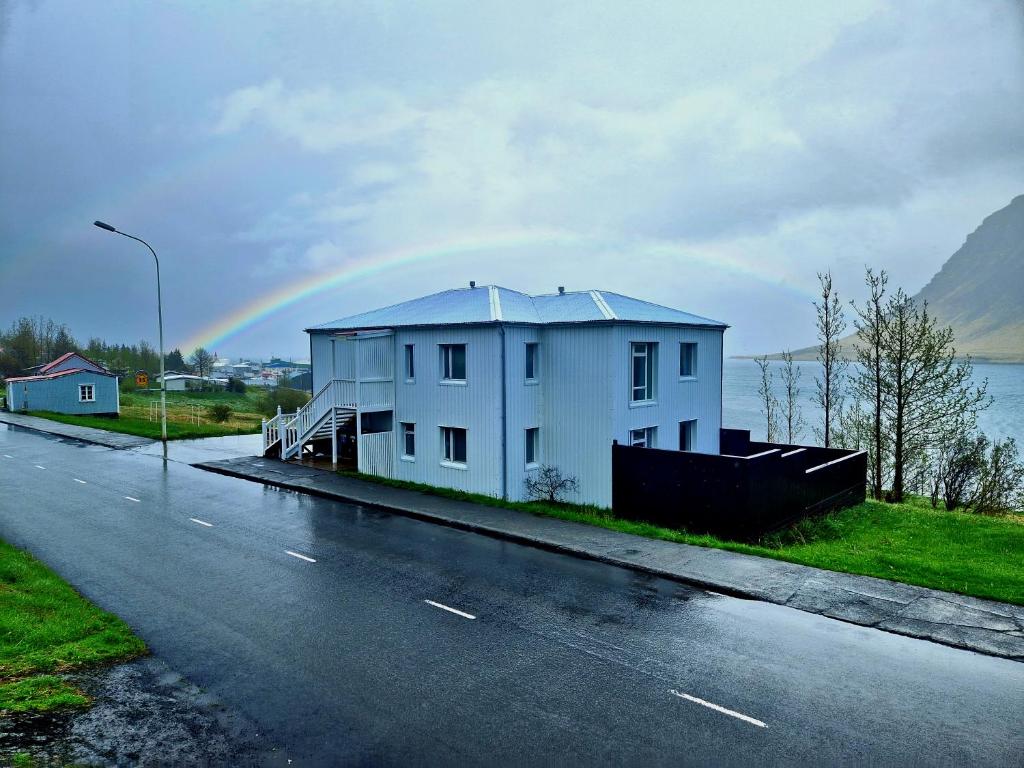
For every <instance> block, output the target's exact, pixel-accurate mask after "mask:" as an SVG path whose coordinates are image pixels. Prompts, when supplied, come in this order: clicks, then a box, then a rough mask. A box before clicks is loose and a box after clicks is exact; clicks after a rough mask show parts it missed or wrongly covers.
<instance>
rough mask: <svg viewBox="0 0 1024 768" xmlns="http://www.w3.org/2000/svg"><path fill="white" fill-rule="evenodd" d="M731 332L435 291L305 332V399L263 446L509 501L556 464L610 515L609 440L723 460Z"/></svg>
mask: <svg viewBox="0 0 1024 768" xmlns="http://www.w3.org/2000/svg"><path fill="white" fill-rule="evenodd" d="M726 327H727V326H726V325H725V323H721V322H718V321H716V320H709V319H708V318H705V317H699V316H697V315H692V314H690V313H688V312H683V311H680V310H676V309H670V308H668V307H663V306H659V305H657V304H652V303H650V302H646V301H641V300H639V299H634V298H630V297H628V296H623V295H621V294H618V293H612V292H608V291H596V290H590V291H578V292H566V291H563V290H562V289H559V291H558V293H555V294H547V295H541V296H529V295H526V294H523V293H519V292H517V291H513V290H509V289H507V288H501V287H498V286H481V287H476V286H475V285H472V284H471V286H470V287H469V288H468V289H467V288H463V289H455V290H448V291H443V292H441V293H438V294H434V295H431V296H425V297H423V298H419V299H414V300H412V301H407V302H404V303H401V304H396V305H393V306H390V307H385V308H383V309H378V310H374V311H371V312H365V313H363V314H360V315H355V316H352V317H347V318H344V319H342V320H335V321H334V322H330V323H325V324H323V325H318V326H315V327H312V328H309V329H307V332H308V333H309V335H310V347H311V353H312V378H313V381H312V389H313V392H314V393H315V394H314V397H313V399H312V400H311V401H310V402H309V404H308V405H307V406H305V407H304V408H303V409H302V410H301V411H299V413H298V415H297V416H295V417H293V418H290V419H284V420H283V421H287V422H288V424H287V425H285V424H280V425H278V424H277V423H276V422H275V421H273V420H272V422H271V423H270V424H269V425H268V427H267V428H266V429H265V430H264V447H265V450H266V451H267V452H272V451H274V450H277V451H280V453H281V455H282V456H283V458H285V459H288V458H293V457H296V456H298V455H300V454H301V452H302V449H303V446H304V445H306V444H307V443H311V442H313V441H315V440H321V441H323V440H324V439H325V438H326V439H327V440H332V436H331V435H332V431H333V432H334V433H335V435H338V437H336V438H333V440H334V443H335V444H336V443H337V441H338V440H343V441H344V442H345V443H346V445H347V444H354V445H355V447H356V455H357V462H358V467H359V469H360V470H361V471H363V472H367V473H370V474H376V475H381V476H384V477H390V478H397V479H401V480H410V481H416V482H421V483H428V484H431V485H436V486H444V487H450V488H458V489H461V490H465V491H472V492H476V493H484V494H487V495H491V496H497V497H501V498H508V499H522V498H524V497H525V495H526V488H525V480H526V479H527V478H530V477H535V476H536V473H537V472H538V470H539V468H540V467H541V466H542V465H545V464H547V465H553V466H556V467H558V468H559V469H560V470H561V471H562V472H563V473H564V474H566V475H571V476H573V477H575V478H576V479H577V480H578V482H579V489H578V492H577V493H576V494H574V495H572V496H571V498H570V499H569V500H571V501H574V502H584V503H592V504H599V505H601V506H605V507H607V506H610V505H611V502H612V459H611V446H612V442H613V441H615V440H617V441H619V442H620V443H622V444H625V445H633V446H643V447H651V448H653V447H657V448H667V449H671V450H685V451H700V452H704V453H711V454H717V453H718V452H719V438H720V429H721V426H722V394H721V393H722V389H721V387H722V336H723V332H724V331H725V329H726ZM278 426H280V427H281V429H277V427H278ZM321 444H322V443H321Z"/></svg>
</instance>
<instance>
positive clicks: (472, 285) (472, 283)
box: [469, 280, 476, 288]
mask: <svg viewBox="0 0 1024 768" xmlns="http://www.w3.org/2000/svg"><path fill="white" fill-rule="evenodd" d="M469 287H470V288H476V280H470V281H469Z"/></svg>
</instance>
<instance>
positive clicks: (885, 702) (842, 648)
mask: <svg viewBox="0 0 1024 768" xmlns="http://www.w3.org/2000/svg"><path fill="white" fill-rule="evenodd" d="M0 537H2V538H4V539H6V540H7V541H9V542H11V543H13V544H15V545H17V546H21V547H25V548H27V549H29V550H31V551H32V552H33V553H34V554H36V555H37V556H38V557H40V558H41V559H42V560H43V561H45V562H46V563H47V564H49V565H50V566H51V567H53V568H54V569H55V570H57V571H58V572H59V573H60V574H61V575H62V576H64V577H65V578H66V579H68V580H69V581H70V582H71V583H72V584H74V585H75V586H76V587H77V588H78V589H79V590H80V591H81V592H82V593H83V594H85V595H86V596H87V597H89V598H90V599H92V600H94V601H95V602H97V603H98V604H99V605H101V606H102V607H104V608H106V609H108V610H111V611H113V612H115V613H117V614H118V615H120V616H121V617H123V618H124V619H125V620H126V621H127V622H128V623H129V624H130V625H131V626H132V627H133V628H135V629H136V631H137V632H138V633H139V634H140V635H141V636H142V637H143V638H144V639H145V641H146V642H147V643H148V644H149V646H150V647H151V648H152V649H153V651H154V652H155V653H156V654H157V655H159V656H160V657H161V658H162V659H163V660H165V661H166V662H167V663H168V664H170V665H171V666H173V667H174V668H176V669H177V670H179V671H180V672H182V673H183V674H185V675H187V676H188V677H189V678H191V680H192V681H193V682H195V683H196V684H197V685H199V686H201V687H203V688H205V689H207V690H209V691H211V692H212V693H214V694H216V695H217V696H218V697H220V698H221V699H222V700H224V701H225V702H227V703H228V704H230V705H232V706H234V707H237V708H238V709H239V710H240V711H242V712H244V713H245V714H246V715H247V716H249V717H250V718H252V719H253V720H255V721H256V722H257V723H258V724H259V725H260V726H261V727H262V728H264V729H265V730H266V732H267V734H268V735H269V737H270V738H271V739H272V740H273V742H274V743H276V744H279V745H280V746H281V747H282V752H283V754H285V755H287V757H288V758H291V759H293V760H294V761H295V762H294V764H296V765H301V764H307V765H308V764H338V763H346V764H351V763H364V764H365V763H372V764H438V763H440V764H451V763H458V764H460V765H471V764H489V765H493V764H560V765H561V764H567V763H573V764H631V765H662V764H664V765H669V764H671V765H683V764H693V765H702V764H703V765H771V764H790V765H791V764H804V765H823V764H836V763H852V764H872V765H916V764H922V765H971V766H972V767H974V766H982V765H1001V766H1019V765H1021V764H1022V755H1024V664H1020V663H1016V662H1012V661H1007V660H1003V659H996V658H991V657H986V656H981V655H978V654H974V653H970V652H966V651H958V650H954V649H951V648H947V647H944V646H939V645H935V644H932V643H928V642H925V641H920V640H913V639H909V638H904V637H899V636H895V635H890V634H887V633H884V632H880V631H877V630H872V629H866V628H861V627H855V626H851V625H848V624H843V623H840V622H836V621H832V620H830V619H826V618H823V617H819V616H812V615H809V614H805V613H802V612H799V611H795V610H792V609H788V608H784V607H780V606H774V605H768V604H764V603H758V602H753V601H744V600H737V599H733V598H729V597H724V596H719V595H715V594H712V593H709V592H706V591H702V590H697V589H690V588H688V587H685V586H681V585H679V584H675V583H672V582H668V581H664V580H659V579H655V578H652V577H648V576H644V575H640V574H636V573H633V572H630V571H627V570H623V569H618V568H614V567H610V566H606V565H602V564H597V563H591V562H586V561H581V560H577V559H574V558H570V557H565V556H561V555H557V554H552V553H548V552H542V551H538V550H534V549H530V548H527V547H523V546H519V545H515V544H510V543H506V542H501V541H498V540H494V539H490V538H487V537H483V536H478V535H475V534H471V533H465V532H462V531H457V530H453V529H449V528H444V527H442V526H437V525H432V524H429V523H423V522H418V521H414V520H409V519H406V518H402V517H399V516H392V515H388V514H384V513H381V512H378V511H371V510H367V509H363V508H360V507H356V506H350V505H345V504H339V503H336V502H330V501H325V500H320V499H314V498H311V497H308V496H303V495H297V494H292V493H288V492H283V491H278V490H273V489H268V488H265V487H263V486H260V485H256V484H253V483H249V482H246V481H244V480H237V479H233V478H227V477H222V476H219V475H213V474H209V473H206V472H203V471H201V470H197V469H194V468H192V467H190V466H188V465H186V464H182V463H178V462H174V461H172V462H169V463H168V465H167V467H166V469H165V468H164V466H163V462H161V461H160V460H159V459H158V458H156V457H154V456H151V455H146V454H145V452H142V453H137V452H131V451H113V450H109V449H106V448H99V447H94V446H85V445H81V444H77V443H72V442H66V441H60V440H58V439H54V438H49V437H46V436H43V435H40V434H37V433H32V432H26V431H20V430H15V429H6V428H3V427H2V426H0Z"/></svg>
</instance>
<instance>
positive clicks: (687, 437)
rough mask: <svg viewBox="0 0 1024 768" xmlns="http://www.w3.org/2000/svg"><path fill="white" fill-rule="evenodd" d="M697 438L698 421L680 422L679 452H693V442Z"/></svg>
mask: <svg viewBox="0 0 1024 768" xmlns="http://www.w3.org/2000/svg"><path fill="white" fill-rule="evenodd" d="M696 436H697V420H696V419H687V420H686V421H680V422H679V450H680V451H692V450H693V440H694V438H695V437H696Z"/></svg>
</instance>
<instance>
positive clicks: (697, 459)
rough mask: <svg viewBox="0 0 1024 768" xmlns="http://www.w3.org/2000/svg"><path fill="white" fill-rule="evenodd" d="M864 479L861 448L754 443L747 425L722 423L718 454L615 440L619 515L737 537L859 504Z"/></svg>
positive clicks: (614, 477) (615, 489)
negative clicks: (732, 426)
mask: <svg viewBox="0 0 1024 768" xmlns="http://www.w3.org/2000/svg"><path fill="white" fill-rule="evenodd" d="M866 478H867V456H866V455H865V453H864V452H863V451H849V450H844V449H840V448H818V447H814V446H800V445H783V444H779V443H760V442H754V441H751V440H750V433H749V432H748V431H746V430H736V429H723V430H722V432H721V454H720V455H715V454H707V453H691V452H684V451H666V450H659V449H657V448H633V447H630V446H625V445H618V444H617V443H616V444H615V445H613V446H612V508H613V510H614V511H615V514H616V515H617V516H618V517H622V518H626V519H629V520H643V521H646V522H651V523H655V524H657V525H662V526H666V527H668V528H685V529H686V530H688V531H691V532H693V533H711V534H714V535H716V536H721V537H725V538H732V539H753V538H756V537H757V536H760V535H761V534H763V533H766V532H768V531H772V530H775V529H778V528H781V527H783V526H785V525H787V524H789V523H791V522H794V521H795V520H798V519H799V518H801V517H805V516H807V515H813V514H821V513H823V512H827V511H829V510H833V509H838V508H841V507H845V506H849V505H852V504H857V503H859V502H861V501H863V500H864V492H865V486H866Z"/></svg>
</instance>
